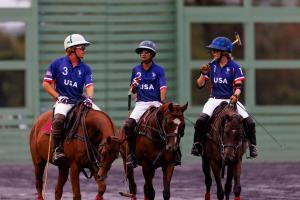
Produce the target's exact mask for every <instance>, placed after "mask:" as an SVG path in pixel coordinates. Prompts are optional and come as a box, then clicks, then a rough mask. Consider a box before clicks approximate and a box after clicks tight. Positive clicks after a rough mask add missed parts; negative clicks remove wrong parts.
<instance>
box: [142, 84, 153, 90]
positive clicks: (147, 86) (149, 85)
mask: <svg viewBox="0 0 300 200" xmlns="http://www.w3.org/2000/svg"><path fill="white" fill-rule="evenodd" d="M140 88H141V89H142V90H154V86H153V85H152V84H147V83H146V84H141V86H140Z"/></svg>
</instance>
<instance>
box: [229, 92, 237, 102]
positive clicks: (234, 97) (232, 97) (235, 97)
mask: <svg viewBox="0 0 300 200" xmlns="http://www.w3.org/2000/svg"><path fill="white" fill-rule="evenodd" d="M237 101H238V96H237V95H236V94H234V95H232V96H231V97H230V103H233V104H236V102H237Z"/></svg>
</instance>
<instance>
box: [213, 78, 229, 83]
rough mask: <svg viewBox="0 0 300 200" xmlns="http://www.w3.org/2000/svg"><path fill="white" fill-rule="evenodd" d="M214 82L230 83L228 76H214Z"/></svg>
mask: <svg viewBox="0 0 300 200" xmlns="http://www.w3.org/2000/svg"><path fill="white" fill-rule="evenodd" d="M214 83H221V84H228V81H227V79H226V78H222V77H219V78H218V77H214Z"/></svg>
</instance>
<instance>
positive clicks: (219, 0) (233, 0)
mask: <svg viewBox="0 0 300 200" xmlns="http://www.w3.org/2000/svg"><path fill="white" fill-rule="evenodd" d="M184 4H185V5H186V6H195V5H196V6H242V5H243V0H185V1H184Z"/></svg>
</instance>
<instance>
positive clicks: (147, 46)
mask: <svg viewBox="0 0 300 200" xmlns="http://www.w3.org/2000/svg"><path fill="white" fill-rule="evenodd" d="M142 50H150V51H151V52H152V55H153V56H155V54H156V45H155V43H154V42H152V41H149V40H145V41H142V42H141V43H140V44H139V46H138V48H136V49H135V52H136V53H137V54H140V52H141V51H142Z"/></svg>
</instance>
